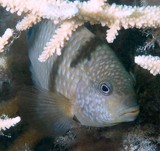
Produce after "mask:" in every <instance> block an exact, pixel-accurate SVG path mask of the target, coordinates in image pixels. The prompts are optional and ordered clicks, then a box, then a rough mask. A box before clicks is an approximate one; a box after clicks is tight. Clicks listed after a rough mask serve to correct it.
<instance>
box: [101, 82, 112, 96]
mask: <svg viewBox="0 0 160 151" xmlns="http://www.w3.org/2000/svg"><path fill="white" fill-rule="evenodd" d="M100 91H101V92H102V93H103V94H105V95H110V94H111V92H112V87H111V85H110V84H109V83H104V82H103V83H100Z"/></svg>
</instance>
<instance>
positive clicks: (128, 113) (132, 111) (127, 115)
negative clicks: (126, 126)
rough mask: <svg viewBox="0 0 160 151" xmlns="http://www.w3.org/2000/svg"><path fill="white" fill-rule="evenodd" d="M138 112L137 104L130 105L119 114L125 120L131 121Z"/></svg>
mask: <svg viewBox="0 0 160 151" xmlns="http://www.w3.org/2000/svg"><path fill="white" fill-rule="evenodd" d="M138 114H139V106H134V107H131V108H129V109H127V110H125V111H124V112H123V113H121V114H120V117H122V118H123V119H124V120H125V121H133V120H134V119H135V118H136V117H137V115H138Z"/></svg>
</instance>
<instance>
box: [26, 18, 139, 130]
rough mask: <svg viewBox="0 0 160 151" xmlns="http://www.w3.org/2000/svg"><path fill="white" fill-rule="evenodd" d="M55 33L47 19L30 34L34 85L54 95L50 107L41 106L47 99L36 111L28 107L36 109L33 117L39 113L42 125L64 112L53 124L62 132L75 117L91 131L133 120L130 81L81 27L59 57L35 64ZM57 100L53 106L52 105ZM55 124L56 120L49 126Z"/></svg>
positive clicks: (107, 50)
mask: <svg viewBox="0 0 160 151" xmlns="http://www.w3.org/2000/svg"><path fill="white" fill-rule="evenodd" d="M56 28H57V27H56V26H55V25H54V24H53V23H52V22H51V21H47V20H45V21H43V22H41V23H40V24H39V25H37V26H35V27H34V28H32V29H31V31H29V34H28V48H29V58H30V61H31V72H32V77H33V81H34V83H35V85H36V87H38V88H40V89H44V90H45V91H46V92H49V95H52V97H51V98H50V99H46V100H50V101H48V102H49V103H48V102H47V101H44V100H45V97H46V98H47V97H48V96H47V95H45V97H41V98H43V99H41V101H39V103H37V106H36V105H32V107H33V106H34V107H35V108H36V114H34V115H33V116H39V114H41V113H42V114H43V115H40V116H39V117H40V119H41V118H42V121H43V118H44V119H45V120H46V119H47V118H48V117H47V115H48V116H49V117H50V118H49V119H50V121H52V117H53V119H54V117H55V116H54V115H51V114H57V113H59V112H63V114H61V113H59V114H60V115H62V116H64V118H62V119H61V117H60V116H58V117H59V118H60V119H61V120H59V122H60V123H59V124H57V125H58V126H60V127H65V126H62V125H63V124H64V123H67V120H70V119H73V117H76V119H77V120H78V121H79V122H80V123H81V124H82V125H86V126H94V127H104V126H111V125H115V124H118V123H120V122H128V121H133V120H134V119H135V118H136V116H137V115H138V112H139V107H138V105H137V102H136V98H135V93H134V90H133V81H132V79H131V77H130V76H129V74H128V73H127V72H126V70H125V69H124V67H123V66H122V65H121V63H120V62H119V60H118V59H117V57H116V55H115V54H114V52H113V51H112V50H111V49H110V48H109V46H108V45H107V44H105V43H103V42H101V41H100V40H98V39H97V38H96V37H95V35H94V34H93V33H91V32H90V31H89V30H88V29H86V28H85V27H80V28H79V29H78V30H77V31H76V32H75V33H74V34H73V36H72V37H71V38H70V40H69V41H68V42H67V43H66V46H65V47H64V48H63V49H62V55H61V56H57V55H56V54H54V55H53V56H52V57H51V58H49V59H48V60H47V61H46V62H44V63H41V62H39V61H38V59H37V58H38V57H39V55H40V54H41V53H42V51H43V48H44V46H45V44H46V42H47V41H49V39H50V38H51V37H52V35H53V34H54V32H55V29H56ZM41 94H42V93H39V94H38V95H41ZM57 95H58V96H57ZM38 98H40V97H38ZM52 98H53V99H52ZM55 100H56V103H53V102H55ZM41 102H42V103H41ZM47 103H48V104H49V105H46V104H47ZM53 104H54V105H53ZM55 104H56V105H55ZM43 105H44V106H43ZM48 106H49V107H48ZM42 108H43V111H42V110H41V109H42ZM47 110H48V113H46V112H47ZM57 110H58V111H57ZM38 111H39V112H38ZM40 111H41V113H40ZM33 112H34V111H33ZM43 116H44V117H43ZM59 118H57V117H56V118H55V119H59ZM45 120H44V121H45ZM62 121H65V122H62ZM45 123H47V122H45ZM54 123H56V121H55V120H53V123H51V124H50V125H54ZM58 126H57V127H58ZM69 127H70V126H69ZM54 130H55V129H54Z"/></svg>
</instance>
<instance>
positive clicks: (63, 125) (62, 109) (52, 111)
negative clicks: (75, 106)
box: [19, 88, 73, 136]
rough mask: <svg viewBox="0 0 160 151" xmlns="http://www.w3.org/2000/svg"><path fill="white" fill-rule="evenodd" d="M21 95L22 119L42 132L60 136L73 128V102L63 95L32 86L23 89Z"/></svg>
mask: <svg viewBox="0 0 160 151" xmlns="http://www.w3.org/2000/svg"><path fill="white" fill-rule="evenodd" d="M19 97H20V100H19V102H20V103H19V108H20V109H21V111H20V112H21V114H22V115H21V117H22V121H23V120H24V122H27V123H28V124H29V125H30V126H32V127H34V128H36V129H37V130H39V131H40V132H41V133H43V132H44V134H45V135H52V136H59V135H63V134H65V133H66V132H67V131H68V130H69V129H71V128H72V125H73V113H72V103H71V102H70V101H69V100H68V99H67V98H66V97H64V96H63V95H61V94H59V93H57V92H55V93H52V92H49V91H46V90H42V89H41V90H40V89H39V90H36V89H34V88H32V89H26V90H23V91H22V92H21V93H20V95H19Z"/></svg>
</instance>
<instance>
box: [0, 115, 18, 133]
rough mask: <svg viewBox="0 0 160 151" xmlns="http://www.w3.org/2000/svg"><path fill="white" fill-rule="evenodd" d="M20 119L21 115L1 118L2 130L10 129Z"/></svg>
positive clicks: (0, 128)
mask: <svg viewBox="0 0 160 151" xmlns="http://www.w3.org/2000/svg"><path fill="white" fill-rule="evenodd" d="M20 121H21V118H20V117H19V116H17V117H15V118H8V117H5V119H0V131H2V130H6V129H9V128H10V127H12V126H15V125H16V124H17V123H19V122H20Z"/></svg>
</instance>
